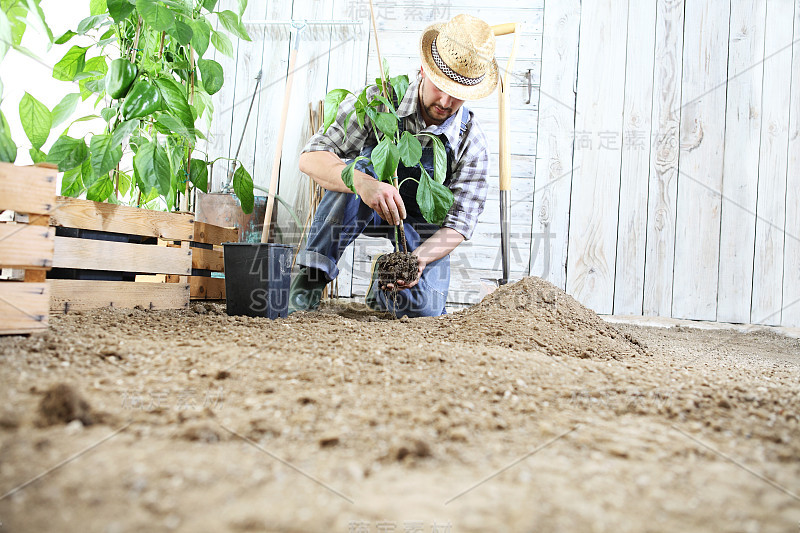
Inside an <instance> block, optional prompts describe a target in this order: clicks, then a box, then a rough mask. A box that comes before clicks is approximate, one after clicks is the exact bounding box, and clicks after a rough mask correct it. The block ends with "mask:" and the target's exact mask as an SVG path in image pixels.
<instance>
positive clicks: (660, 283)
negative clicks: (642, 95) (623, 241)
mask: <svg viewBox="0 0 800 533" xmlns="http://www.w3.org/2000/svg"><path fill="white" fill-rule="evenodd" d="M656 8H657V11H658V12H657V15H656V31H655V33H656V50H655V71H654V74H653V114H652V121H651V123H652V127H653V133H654V142H655V145H654V146H653V149H652V152H651V154H652V156H651V158H650V160H651V161H650V165H651V167H650V185H649V191H648V208H647V250H646V252H645V277H644V304H643V308H644V314H645V315H659V316H670V313H671V309H672V268H673V263H674V256H675V207H676V196H677V192H676V191H677V176H678V154H679V150H678V127H679V122H680V113H681V110H680V101H681V75H682V68H681V65H682V62H683V18H684V5H683V3H682V2H674V1H672V0H658V2H657V4H656Z"/></svg>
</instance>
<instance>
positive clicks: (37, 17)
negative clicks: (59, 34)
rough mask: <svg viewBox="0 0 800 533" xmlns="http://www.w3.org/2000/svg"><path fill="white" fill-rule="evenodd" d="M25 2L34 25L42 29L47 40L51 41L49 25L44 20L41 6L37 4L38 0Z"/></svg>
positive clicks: (51, 34)
mask: <svg viewBox="0 0 800 533" xmlns="http://www.w3.org/2000/svg"><path fill="white" fill-rule="evenodd" d="M26 3H27V5H28V12H29V15H30V16H31V17H32V18H33V21H34V22H35V23H36V25H37V26H39V28H41V29H42V30H44V33H45V34H46V35H47V40H48V41H49V42H51V43H52V42H53V32H52V31H50V27H49V26H48V25H47V23H46V22H45V21H44V11H42V6H40V5H39V0H26Z"/></svg>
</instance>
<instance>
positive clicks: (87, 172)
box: [81, 157, 98, 188]
mask: <svg viewBox="0 0 800 533" xmlns="http://www.w3.org/2000/svg"><path fill="white" fill-rule="evenodd" d="M97 178H98V176H97V175H96V174H95V173H94V170H92V160H91V159H90V158H88V157H87V158H86V160H85V161H84V162H83V163H81V181H82V182H83V186H84V187H87V188H88V187H91V186H92V185H94V182H95V181H97Z"/></svg>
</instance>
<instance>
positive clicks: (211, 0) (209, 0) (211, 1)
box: [203, 0, 217, 12]
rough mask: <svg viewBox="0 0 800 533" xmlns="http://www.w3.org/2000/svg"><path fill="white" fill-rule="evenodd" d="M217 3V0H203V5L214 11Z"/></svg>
mask: <svg viewBox="0 0 800 533" xmlns="http://www.w3.org/2000/svg"><path fill="white" fill-rule="evenodd" d="M215 5H217V0H203V7H204V8H206V11H209V12H210V11H214V6H215Z"/></svg>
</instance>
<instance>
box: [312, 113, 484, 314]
mask: <svg viewBox="0 0 800 533" xmlns="http://www.w3.org/2000/svg"><path fill="white" fill-rule="evenodd" d="M462 107H463V106H462ZM463 109H464V111H463V112H462V114H461V116H462V120H461V130H460V135H463V134H464V132H465V131H466V129H467V122H468V121H469V110H468V109H467V108H466V107H463ZM403 122H404V121H403V120H400V121H399V127H400V132H401V134H402V132H403V130H404V124H403ZM443 143H444V146H445V150H446V151H447V179H446V180H445V182H444V185H445V186H447V185H448V184H449V182H450V179H451V177H452V166H453V162H454V161H455V156H454V152H453V148H452V147H451V146H450V143H449V142H448V141H447V139H443ZM373 148H374V146H369V147H365V148H364V149H363V150H361V155H362V156H365V157H369V156H370V154H371V153H372V150H373ZM420 162H421V164H422V165H424V167H425V171H426V172H427V173H428V174H429V175H430V176H431V177H433V143H429V144H428V146H426V147H425V148H423V149H422V158H421V160H420ZM366 163H367V161H363V160H362V161H359V162H358V163H356V168H357V169H358V170H360V171H362V172H365V173H367V174H369V175H371V176H373V177H375V171H374V169H373V168H372V165H367V164H366ZM397 177H398V181H399V182H402V181H403V180H404V179H405V178H407V177H412V178H415V179H419V177H420V169H419V167H414V168H407V167H406V166H405V165H403V163H402V162H401V163H400V165H399V166H398V168H397ZM417 187H418V184H417V182H415V181H412V180H408V181H406V182H405V183H404V184H403V185H402V186H401V187H400V196H401V197H402V198H403V203H404V205H405V208H406V218H405V220H404V225H403V227H404V229H405V233H406V241H407V243H408V250H409V251H413V250H415V249H416V248H417V247H418V246H419V245H420V244H422V243H423V242H424V241H425V240H426V239H428V238H429V237H431V236H432V235H433V234H434V233H436V231H437V230H438V229H439V226H437V225H435V224H430V223H428V222H427V221H425V219H424V218H423V217H422V213H421V212H420V209H419V205H418V204H417V199H416V194H417ZM394 232H395V226H393V225H390V224H387V223H386V222H385V221H384V220H383V219H382V218H381V217H380V215H378V213H377V212H376V211H375V210H374V209H372V208H371V207H369V206H368V205H367V204H365V203H364V202H362V201H361V198H360V197H358V196H357V195H355V194H350V193H342V192H335V191H326V192H325V194H324V196H323V197H322V201H321V202H320V204H319V207H318V208H317V211H316V213H315V216H314V222H313V223H312V225H311V229H310V230H309V234H308V240H307V241H306V245H305V248H304V249H303V250H301V251H300V253H299V254H298V255H297V264H299V265H302V266H306V267H311V268H316V269H318V270H319V271H321V272H323V273H324V275H325V276H326V277H327V279H328V281H331V280H333V279H335V278H336V276H338V275H339V268H338V266H337V263H338V262H339V258H340V257H341V255H342V252H344V249H345V248H346V247H347V246H348V245H349V244H350V243H351V242H353V241H354V240H355V239H356V237H358V236H359V235H360V234H362V233H363V234H364V235H368V236H371V237H386V238H387V239H390V240H392V239H393V238H394ZM449 286H450V257H449V256H445V257H442V258H441V259H438V260H436V261H433V262H432V263H429V264H428V265H426V266H425V269H424V270H423V271H422V277H421V279H420V280H419V282H418V283H417V284H416V285H415V286H414V287H411V288H410V289H405V290H401V291H398V293H397V298H396V307H395V298H394V297H393V296H391V295H388V293H386V292H384V291H382V290H379V289H378V288H377V287H376V288H375V296H376V297H377V302H376V303H375V304H373V307H377V309H376V310H380V311H393V312H394V313H395V314H396V316H398V317H402V316H409V317H419V316H439V315H442V314H444V313H445V312H446V311H445V302H446V301H447V291H448V288H449Z"/></svg>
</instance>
